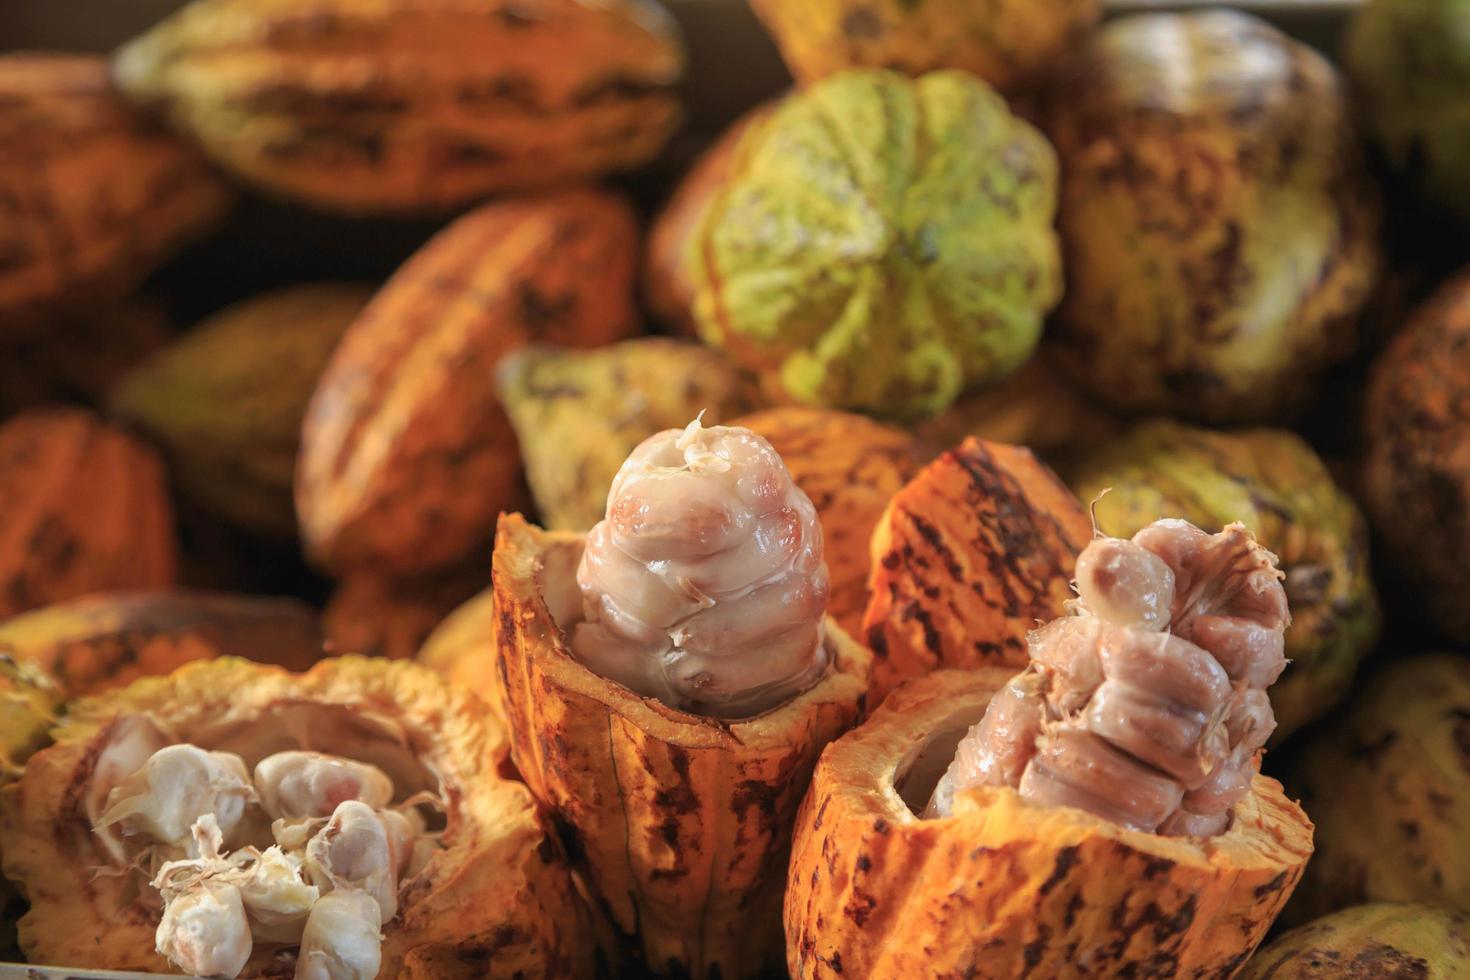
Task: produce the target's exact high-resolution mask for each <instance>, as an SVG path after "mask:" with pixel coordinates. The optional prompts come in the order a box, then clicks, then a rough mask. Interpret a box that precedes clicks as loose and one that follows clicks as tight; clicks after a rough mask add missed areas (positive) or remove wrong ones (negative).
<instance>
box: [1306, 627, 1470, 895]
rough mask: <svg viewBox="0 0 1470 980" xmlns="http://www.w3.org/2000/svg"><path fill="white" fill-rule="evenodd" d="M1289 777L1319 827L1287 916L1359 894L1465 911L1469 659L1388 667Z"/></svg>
mask: <svg viewBox="0 0 1470 980" xmlns="http://www.w3.org/2000/svg"><path fill="white" fill-rule="evenodd" d="M1287 776H1288V777H1289V778H1288V780H1287V784H1288V788H1289V789H1292V790H1294V791H1295V792H1297V793H1299V794H1301V797H1302V806H1303V807H1304V808H1305V809H1306V811H1307V813H1309V814H1310V815H1311V817H1312V820H1313V821H1315V822H1316V825H1317V853H1316V854H1315V855H1314V856H1313V858H1312V862H1311V864H1309V865H1308V866H1307V872H1306V876H1305V877H1304V878H1303V880H1302V884H1301V886H1300V887H1299V888H1298V889H1297V892H1296V894H1295V895H1294V896H1293V897H1292V901H1291V904H1290V905H1288V906H1287V909H1286V915H1287V916H1288V917H1289V919H1290V921H1291V922H1292V923H1299V922H1303V921H1306V920H1307V919H1310V918H1313V917H1315V916H1318V915H1321V914H1323V913H1324V912H1328V911H1331V910H1333V909H1338V908H1342V907H1344V906H1347V905H1353V904H1356V903H1359V902H1411V901H1412V902H1433V903H1436V904H1440V905H1446V906H1450V907H1452V908H1458V909H1461V910H1465V911H1470V848H1467V847H1466V841H1470V659H1467V658H1466V657H1464V656H1462V655H1459V654H1448V653H1438V654H1426V655H1422V656H1418V657H1414V658H1412V659H1407V660H1401V661H1397V662H1394V663H1391V664H1389V665H1388V666H1387V667H1385V668H1384V669H1383V671H1382V672H1381V673H1380V674H1378V675H1377V676H1376V677H1374V678H1372V680H1371V681H1370V682H1369V683H1368V684H1366V685H1364V686H1363V688H1362V691H1361V693H1360V694H1359V695H1358V696H1357V697H1355V698H1354V699H1353V701H1352V702H1351V704H1350V705H1349V707H1348V709H1347V711H1346V712H1345V714H1344V715H1343V716H1342V717H1341V718H1340V719H1339V720H1338V721H1337V722H1336V723H1335V724H1333V725H1331V726H1328V727H1326V728H1324V729H1321V730H1320V731H1318V732H1316V733H1314V734H1313V736H1312V739H1311V740H1310V741H1309V742H1308V743H1307V744H1306V746H1305V747H1304V751H1302V752H1301V753H1300V755H1299V757H1298V758H1296V759H1295V760H1293V765H1292V767H1291V769H1290V771H1289V772H1288V773H1287Z"/></svg>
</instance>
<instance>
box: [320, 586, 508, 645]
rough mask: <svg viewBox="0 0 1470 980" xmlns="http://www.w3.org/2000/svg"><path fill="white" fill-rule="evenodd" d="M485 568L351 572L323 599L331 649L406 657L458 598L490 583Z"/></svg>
mask: <svg viewBox="0 0 1470 980" xmlns="http://www.w3.org/2000/svg"><path fill="white" fill-rule="evenodd" d="M489 580H490V574H489V572H488V570H480V569H459V568H456V569H451V570H449V571H447V572H440V573H436V574H434V575H429V576H425V577H422V578H414V579H406V580H399V579H391V578H384V577H383V576H381V575H375V574H373V573H371V572H366V571H363V572H354V573H352V574H351V575H349V576H348V577H347V578H346V579H344V580H343V581H342V583H341V584H340V585H338V586H337V588H336V590H335V591H334V592H333V593H332V595H331V598H329V599H328V600H327V608H326V611H325V612H324V613H323V614H322V623H323V627H324V628H325V630H326V634H327V642H328V643H330V644H331V648H332V652H333V653H337V654H344V653H360V654H362V655H363V656H367V657H388V658H389V659H390V660H406V659H408V658H410V657H412V656H414V655H415V654H417V653H418V651H419V647H421V646H422V645H423V643H424V641H425V639H427V638H428V636H429V634H430V633H432V632H433V631H434V628H435V627H436V626H438V625H439V623H440V622H441V621H443V619H444V618H445V617H446V616H448V615H449V614H450V613H451V612H453V611H454V609H455V607H457V606H458V605H459V604H460V603H461V602H464V601H465V600H466V599H468V598H469V597H470V596H472V595H474V594H475V592H476V591H477V590H479V589H483V588H486V587H488V586H489V584H490V581H489Z"/></svg>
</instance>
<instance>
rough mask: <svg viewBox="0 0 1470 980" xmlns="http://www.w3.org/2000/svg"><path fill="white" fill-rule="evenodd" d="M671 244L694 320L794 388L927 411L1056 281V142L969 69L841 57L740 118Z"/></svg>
mask: <svg viewBox="0 0 1470 980" xmlns="http://www.w3.org/2000/svg"><path fill="white" fill-rule="evenodd" d="M736 153H737V158H736V159H735V161H734V162H733V164H732V170H731V178H730V180H729V181H728V182H727V183H726V184H725V185H724V186H723V187H722V188H721V190H720V192H719V195H718V197H717V198H716V199H715V200H714V201H713V202H712V204H711V205H710V207H709V210H708V212H707V213H706V215H705V218H704V223H703V225H702V226H701V228H700V230H699V232H698V233H697V234H696V235H695V237H694V240H693V242H692V244H691V249H692V251H691V252H690V254H691V256H693V257H694V260H695V279H696V281H697V283H698V294H697V297H696V300H695V315H696V317H697V319H698V320H699V327H700V332H701V335H702V336H703V337H704V338H705V339H706V340H708V341H710V342H711V343H713V344H715V345H717V346H719V347H722V348H724V349H726V350H727V351H729V352H730V353H731V354H733V355H734V356H735V357H736V359H737V360H739V361H741V362H743V363H744V364H746V365H747V366H749V367H751V368H753V369H756V370H760V371H763V372H765V373H767V374H768V375H769V376H770V377H771V378H772V379H773V380H775V381H777V382H778V384H779V386H780V387H781V388H783V389H784V390H785V392H786V393H787V394H788V395H790V396H791V397H792V398H794V399H796V400H797V401H800V402H804V403H808V404H814V405H822V406H825V407H829V408H846V409H853V410H857V411H864V412H868V413H871V414H877V415H884V416H892V417H913V416H922V415H929V414H933V413H935V412H938V411H940V410H942V409H943V408H945V407H946V406H947V405H948V404H949V403H950V402H952V401H954V399H955V397H956V396H957V395H958V394H959V393H960V391H961V389H963V388H964V387H966V386H968V385H971V384H978V383H982V382H988V381H993V380H996V379H999V378H1001V377H1004V376H1005V375H1007V374H1009V373H1010V372H1012V371H1014V370H1015V369H1016V368H1018V367H1020V365H1021V364H1022V363H1023V362H1024V361H1025V360H1026V358H1027V357H1028V356H1029V355H1030V353H1031V351H1032V349H1033V348H1034V347H1035V345H1036V341H1037V338H1038V337H1039V336H1040V334H1041V325H1042V318H1043V317H1044V315H1045V314H1046V312H1047V311H1048V310H1050V309H1051V308H1052V307H1053V306H1054V305H1055V304H1056V302H1057V300H1058V299H1059V297H1060V295H1061V287H1062V280H1061V268H1060V259H1059V256H1058V247H1057V240H1056V236H1055V234H1054V232H1053V231H1052V218H1053V216H1054V214H1055V210H1056V179H1057V169H1056V158H1055V155H1054V154H1053V153H1052V150H1051V147H1050V146H1049V145H1048V144H1047V142H1046V139H1045V138H1044V137H1042V136H1041V134H1040V133H1038V132H1037V131H1036V130H1034V129H1033V128H1032V127H1031V126H1030V125H1028V124H1027V123H1025V122H1024V121H1022V120H1020V119H1018V118H1016V117H1015V116H1012V115H1011V114H1010V112H1009V110H1008V109H1007V108H1006V104H1005V101H1004V100H1003V99H1001V97H1000V96H999V95H997V94H996V93H995V92H994V91H992V90H991V89H990V88H989V87H988V86H987V85H986V84H985V83H984V82H982V81H980V80H979V79H978V78H975V77H974V76H972V75H969V74H967V73H965V72H961V71H939V72H932V73H930V74H928V75H925V76H923V77H921V78H919V79H916V80H911V79H909V78H906V77H904V76H902V75H899V74H897V73H894V72H888V71H879V70H860V71H849V72H843V73H841V74H838V75H834V76H832V77H831V78H829V79H826V80H824V81H822V82H820V83H818V84H817V85H814V86H812V87H811V88H810V89H808V90H806V91H805V92H801V93H798V94H796V95H793V96H792V97H790V98H788V99H786V100H785V101H783V102H782V103H781V104H780V105H778V106H777V107H776V108H775V109H773V110H772V111H771V112H770V113H769V114H768V115H766V116H764V117H762V118H761V119H759V120H756V121H754V122H752V123H751V125H750V128H749V131H748V135H747V136H746V137H745V138H744V139H743V140H741V142H740V145H739V147H738V149H737V151H736Z"/></svg>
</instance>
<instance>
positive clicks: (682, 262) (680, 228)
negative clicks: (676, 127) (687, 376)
mask: <svg viewBox="0 0 1470 980" xmlns="http://www.w3.org/2000/svg"><path fill="white" fill-rule="evenodd" d="M770 111H771V104H770V103H766V104H763V105H759V106H757V107H756V108H754V109H752V110H750V111H749V112H747V113H746V114H745V115H743V116H741V117H740V118H739V119H737V120H735V121H734V122H733V123H731V124H730V125H729V127H727V128H726V129H725V131H724V132H723V133H721V134H720V137H719V139H717V140H715V142H714V143H713V144H711V145H710V146H709V148H708V149H706V150H705V151H704V153H703V154H701V155H700V156H699V158H698V159H697V160H695V161H694V165H693V166H691V167H690V168H689V170H688V172H687V173H685V174H684V177H683V179H682V180H680V181H679V185H678V186H677V187H675V188H674V193H673V195H672V196H671V197H670V198H669V199H668V201H667V202H666V203H665V204H664V207H663V210H662V211H660V212H659V213H658V217H657V218H655V219H654V222H653V226H652V227H651V228H649V230H648V243H647V247H646V248H645V249H644V253H643V295H644V298H645V299H646V300H647V301H648V306H649V309H650V310H652V312H653V314H654V316H656V317H657V318H658V319H659V321H660V322H662V323H663V324H665V325H666V326H667V327H669V328H670V329H671V330H672V331H673V332H674V333H676V334H679V335H682V336H687V337H694V336H697V335H698V333H699V326H698V324H697V323H696V322H695V320H694V297H695V296H696V295H697V293H698V291H699V287H698V284H697V283H696V282H695V274H694V269H693V264H694V262H696V261H697V259H698V256H697V255H695V254H692V248H691V244H692V243H693V242H694V241H695V240H696V238H697V235H698V232H699V226H700V225H702V224H703V223H704V216H705V212H707V211H708V210H709V207H710V204H711V202H713V201H714V198H715V195H716V194H717V193H718V192H719V190H720V188H721V187H723V186H724V185H725V182H726V181H727V180H729V179H730V168H731V166H732V165H733V163H734V161H735V148H736V147H737V146H739V145H740V140H741V139H742V138H743V137H744V135H745V131H746V129H747V128H748V127H749V125H750V123H751V122H752V121H753V120H755V119H759V118H761V117H762V116H764V115H765V114H766V113H768V112H770Z"/></svg>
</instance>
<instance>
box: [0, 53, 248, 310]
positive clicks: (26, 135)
mask: <svg viewBox="0 0 1470 980" xmlns="http://www.w3.org/2000/svg"><path fill="white" fill-rule="evenodd" d="M0 105H3V106H4V111H3V112H0V334H13V333H16V332H21V333H25V332H28V331H34V330H35V329H36V328H37V326H38V325H40V324H41V323H44V322H45V321H46V320H47V319H48V318H49V317H51V316H53V315H55V314H57V313H60V312H68V311H75V310H78V309H87V308H91V307H95V306H101V305H105V304H108V303H111V302H115V301H117V300H119V299H122V298H123V297H124V296H126V295H127V294H128V293H130V292H131V291H132V290H133V288H134V287H136V286H137V285H138V283H140V282H142V281H143V279H144V278H145V277H146V276H147V275H148V274H149V273H150V272H152V271H153V270H154V269H155V268H156V267H157V266H159V265H161V264H162V263H163V262H164V261H165V260H167V259H168V258H169V257H170V256H172V255H173V253H174V252H175V251H177V250H178V249H179V248H180V247H181V246H182V245H184V244H185V243H186V242H188V241H189V240H190V239H193V238H195V237H197V236H198V235H200V234H201V233H203V232H204V231H205V230H207V229H208V228H209V226H211V225H212V224H213V223H214V222H215V221H216V220H217V219H219V218H220V217H222V216H223V214H224V211H225V210H226V208H227V207H228V204H229V199H230V195H229V192H228V190H227V189H226V188H225V187H224V185H223V184H222V183H221V182H220V181H219V179H218V178H217V177H216V176H215V175H214V174H213V173H212V172H211V171H210V169H209V167H208V165H207V164H206V163H205V161H204V159H203V157H201V156H199V155H198V154H197V153H196V152H194V151H193V150H192V149H190V148H189V147H187V146H186V145H184V144H183V143H182V142H181V141H179V140H178V139H177V138H176V137H174V136H173V135H171V134H170V133H168V132H166V131H165V130H164V129H162V128H161V127H160V126H158V125H157V124H156V123H154V122H152V121H151V120H149V119H148V118H146V117H145V116H144V115H143V114H142V113H139V112H137V111H136V110H134V109H133V108H132V107H130V106H129V105H128V104H127V103H126V101H124V100H123V99H122V98H120V97H119V96H118V95H117V94H116V93H115V92H114V91H113V89H112V87H111V83H110V82H109V81H108V77H107V61H106V59H105V58H102V57H98V56H91V55H52V54H35V53H11V54H5V55H0Z"/></svg>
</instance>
